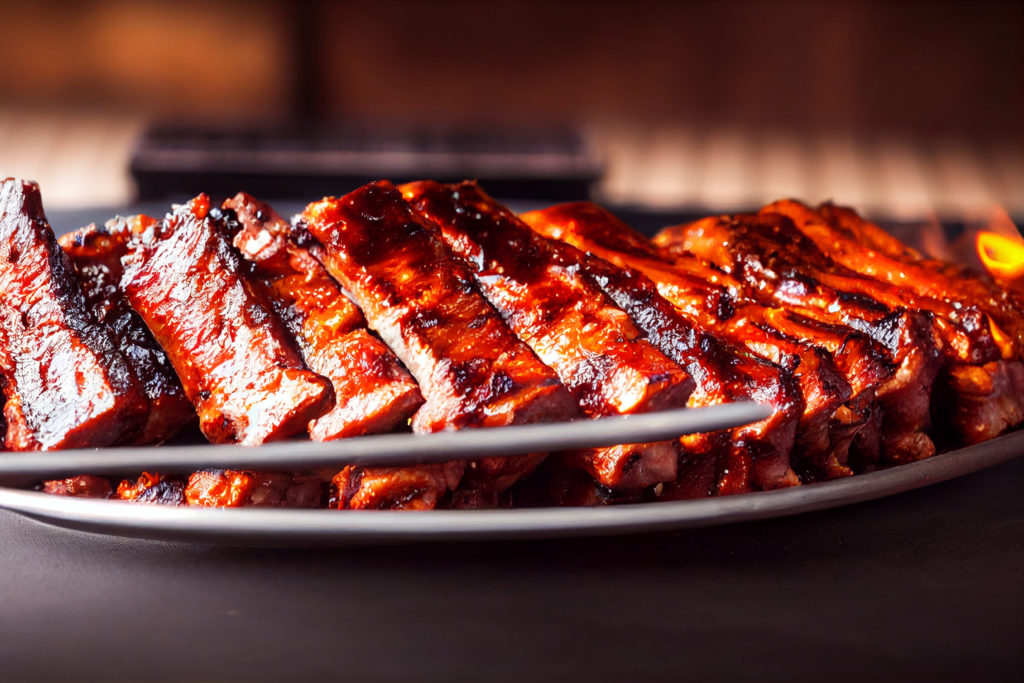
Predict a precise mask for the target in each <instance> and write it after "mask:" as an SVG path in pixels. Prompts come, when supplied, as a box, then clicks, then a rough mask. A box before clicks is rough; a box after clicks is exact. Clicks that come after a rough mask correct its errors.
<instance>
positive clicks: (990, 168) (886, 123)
mask: <svg viewBox="0 0 1024 683" xmlns="http://www.w3.org/2000/svg"><path fill="white" fill-rule="evenodd" d="M0 15H2V16H3V21H2V22H0V59H2V60H3V64H5V68H4V69H2V70H0V172H2V173H3V174H4V175H17V176H23V177H31V178H34V179H36V180H38V181H39V182H40V183H42V187H43V192H44V193H45V196H46V198H47V205H48V206H49V207H55V208H59V207H71V206H75V207H82V206H100V205H102V206H115V207H116V206H123V205H126V204H128V203H130V202H132V201H134V200H136V199H138V198H144V199H159V198H163V197H164V196H165V195H166V196H172V197H180V196H185V195H187V194H189V193H194V192H197V191H200V190H205V191H213V192H221V191H223V192H225V193H227V192H229V191H232V192H233V191H234V190H236V189H248V190H250V191H255V192H259V193H261V194H263V195H265V196H268V197H280V198H289V197H291V198H299V199H312V198H314V197H316V196H320V195H322V194H326V193H334V194H340V193H343V192H346V191H348V190H349V189H351V188H352V187H354V186H355V185H356V184H357V183H358V182H360V181H362V180H364V179H368V178H373V177H392V178H394V179H395V180H399V181H401V180H406V179H410V178H414V177H418V176H432V177H438V178H441V179H449V178H452V179H454V178H459V177H463V176H476V177H479V178H481V180H482V181H483V182H484V183H485V184H487V185H488V186H489V187H491V188H492V190H493V191H494V192H495V194H499V195H502V196H506V197H534V198H538V199H550V200H554V199H578V198H581V197H582V196H584V195H590V196H591V197H593V198H596V199H598V200H599V201H604V202H607V203H610V204H612V205H614V206H616V207H621V208H623V209H624V210H625V209H630V210H639V211H657V212H668V213H672V212H677V213H699V212H700V211H726V210H741V209H745V208H751V207H754V206H757V205H759V204H761V203H764V202H766V201H769V200H772V199H775V198H778V197H782V196H796V197H800V198H803V199H805V200H808V201H811V202H817V201H822V200H826V199H830V198H832V199H835V200H837V201H839V202H841V203H845V204H851V205H854V206H856V207H858V208H859V209H861V210H863V211H864V212H866V213H867V214H868V215H870V216H873V217H876V218H883V219H896V220H919V219H925V220H932V221H934V220H936V217H938V218H939V219H940V220H943V221H949V220H954V221H984V220H987V218H986V216H989V215H990V214H991V212H992V211H993V210H994V208H996V207H1000V208H1001V209H1003V210H1005V211H1006V212H1007V213H1008V214H1009V215H1010V216H1011V217H1012V218H1014V219H1016V221H1017V223H1018V224H1019V223H1020V217H1021V216H1024V126H1022V122H1024V85H1022V84H1024V40H1022V39H1024V4H1022V3H1018V2H966V1H962V2H957V1H952V0H943V1H940V2H918V1H906V2H899V3H891V2H882V1H870V2H853V1H837V2H828V3H820V2H810V1H807V0H790V1H784V2H743V1H739V0H731V1H727V2H679V3H670V2H653V1H650V0H632V1H631V2H628V3H627V2H608V3H597V2H560V3H549V2H540V1H529V2H511V1H509V2H503V3H500V4H497V5H491V4H484V3H476V2H465V1H451V0H436V1H435V2H431V3H424V2H422V1H420V2H405V1H401V2H378V3H358V2H284V1H279V2H272V1H269V0H268V1H264V2H233V1H231V2H212V3H211V2H196V1H193V0H175V1H174V2H170V1H165V0H161V1H150V2H126V1H121V0H94V1H91V2H77V3H63V2H53V1H44V2H33V3H28V2H4V1H2V0H0ZM133 171H134V173H133Z"/></svg>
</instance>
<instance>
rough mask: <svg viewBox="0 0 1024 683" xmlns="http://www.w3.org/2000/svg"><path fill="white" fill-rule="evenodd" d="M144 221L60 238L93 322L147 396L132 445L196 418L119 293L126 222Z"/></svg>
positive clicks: (172, 431)
mask: <svg viewBox="0 0 1024 683" xmlns="http://www.w3.org/2000/svg"><path fill="white" fill-rule="evenodd" d="M147 220H149V221H151V220H152V219H147V218H145V217H143V216H136V217H134V218H128V219H115V220H114V221H111V222H110V223H109V224H107V225H106V226H104V227H97V226H96V225H89V226H87V227H85V228H82V229H80V230H77V231H75V232H72V233H68V234H66V235H62V236H61V238H60V239H59V240H58V242H59V243H60V246H61V248H62V249H64V253H66V254H67V255H68V257H69V258H70V259H71V264H72V266H73V267H74V269H75V274H76V275H77V276H78V283H79V284H80V285H81V287H82V292H83V293H84V294H85V301H86V304H87V306H88V307H89V311H90V312H91V313H92V315H93V317H94V318H96V320H98V321H100V322H101V323H103V324H104V325H106V326H107V327H108V328H109V329H110V330H111V331H112V332H113V335H114V339H115V341H116V342H117V344H118V347H119V348H120V350H121V352H122V353H124V356H125V359H126V360H127V361H128V364H129V365H130V366H131V368H132V370H133V371H134V372H135V375H136V376H137V377H138V378H139V380H140V381H141V382H142V389H143V391H144V392H145V394H146V398H147V399H148V400H149V412H148V415H147V419H146V422H145V424H144V425H143V428H142V430H141V431H140V432H139V433H138V434H137V435H135V436H134V437H132V438H130V439H127V440H126V441H130V442H132V443H153V442H160V441H166V440H167V439H169V438H171V437H172V436H174V435H175V434H177V433H178V432H179V431H181V429H182V428H183V427H184V426H185V425H187V424H188V423H189V422H191V421H192V420H194V419H195V411H194V410H193V409H192V404H191V403H189V401H188V397H187V396H185V390H184V389H183V388H182V386H181V382H179V381H178V376H177V375H175V374H174V369H173V368H172V367H171V363H170V361H169V360H167V354H165V353H164V351H163V349H161V348H160V346H159V345H158V344H157V343H156V340H154V339H153V335H151V334H150V333H149V330H148V329H146V324H145V323H144V322H142V318H140V317H139V314H138V313H136V312H135V311H133V310H132V308H131V306H129V305H128V301H127V300H126V299H125V298H124V295H123V294H122V293H121V277H122V275H123V274H124V267H123V266H122V265H121V258H122V257H123V256H125V255H126V254H127V253H128V240H129V238H130V237H131V234H132V228H131V227H130V225H129V223H134V224H136V225H137V226H138V229H139V230H141V229H142V226H143V225H144V224H145V223H146V221H147Z"/></svg>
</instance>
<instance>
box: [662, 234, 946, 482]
mask: <svg viewBox="0 0 1024 683" xmlns="http://www.w3.org/2000/svg"><path fill="white" fill-rule="evenodd" d="M655 241H656V242H658V243H659V244H662V245H663V246H665V247H666V248H669V249H670V250H671V251H672V252H673V253H674V254H675V255H676V256H677V257H679V258H682V259H686V258H692V256H691V255H695V256H697V257H703V258H706V259H708V260H709V261H710V262H711V263H713V264H714V265H715V266H717V267H719V268H721V269H722V270H723V271H724V272H725V273H727V274H729V275H731V276H732V278H733V279H732V280H731V282H734V283H735V286H736V288H737V289H739V290H740V291H741V292H742V293H743V295H744V296H746V297H747V298H749V299H751V300H754V301H758V302H759V303H762V304H765V305H768V306H772V305H774V306H780V307H785V308H786V309H787V310H789V311H793V312H795V313H798V314H800V315H803V316H806V317H808V318H812V319H814V320H817V321H819V322H822V323H826V324H830V325H839V326H841V328H842V329H846V330H847V335H846V339H845V340H843V342H842V345H841V346H840V347H839V348H833V347H831V346H828V345H826V348H828V349H829V351H830V352H832V353H833V354H834V355H835V354H839V353H843V354H844V355H848V354H849V352H850V350H851V345H852V342H853V340H854V339H855V337H857V336H860V337H863V335H861V334H860V332H863V333H864V334H866V335H868V336H870V337H871V339H873V340H874V341H875V342H877V344H878V345H882V346H880V347H879V348H870V347H867V348H866V349H865V351H864V353H861V354H857V356H856V358H857V359H858V362H857V363H856V364H854V365H850V366H848V367H846V368H844V369H846V370H847V373H846V375H847V377H848V378H849V379H850V380H851V383H852V384H853V385H854V387H855V388H856V386H857V384H858V383H859V382H868V383H870V384H872V385H873V386H875V387H877V394H878V398H879V403H880V405H881V408H882V414H881V416H880V420H881V422H880V430H881V431H880V434H879V438H880V441H879V448H880V451H881V457H882V459H883V460H884V461H885V462H890V463H893V462H906V461H910V460H917V459H920V458H926V457H929V456H931V455H933V454H934V452H935V446H934V444H933V443H932V442H931V439H929V437H928V436H927V434H926V431H927V429H928V427H929V424H930V417H929V396H930V395H931V392H932V386H933V384H934V382H935V379H936V376H937V375H938V372H939V368H940V364H941V363H940V361H941V359H940V344H941V339H940V337H939V330H938V328H934V327H933V318H932V316H931V315H930V314H928V313H925V312H922V311H919V310H907V309H905V308H898V309H895V310H894V309H891V308H890V307H889V306H888V305H886V304H885V303H881V302H878V301H876V300H874V299H871V298H869V297H867V296H866V295H865V294H863V293H860V292H851V291H843V290H839V289H837V288H835V287H831V286H829V285H826V284H825V283H823V282H822V281H821V280H819V279H818V278H817V275H818V273H819V272H821V271H823V270H824V271H827V270H829V269H831V268H832V267H833V266H834V264H832V263H831V262H830V261H829V259H828V258H827V257H826V256H825V255H824V254H822V253H821V252H820V251H819V250H818V249H817V248H816V247H815V245H814V244H813V243H809V241H808V240H807V239H806V238H804V237H803V236H802V235H801V234H800V233H799V232H797V231H796V229H795V228H794V227H793V225H792V224H791V223H790V222H789V220H788V219H786V218H785V217H783V216H780V215H778V214H765V215H735V216H723V217H715V218H706V219H702V220H699V221H696V222H694V223H691V224H688V225H683V226H677V227H674V228H668V229H666V230H665V231H663V232H662V233H661V234H660V235H659V236H658V237H657V238H655ZM852 330H859V331H860V332H857V333H852V334H851V332H852ZM862 346H863V340H862ZM871 357H874V358H885V357H891V358H892V359H893V360H894V361H895V363H896V364H897V367H898V371H897V372H896V373H895V374H894V375H892V373H890V374H889V375H888V376H884V377H883V376H882V375H880V374H879V373H878V372H876V371H873V369H872V368H871V367H868V366H866V365H865V364H864V363H862V362H859V360H860V359H863V358H871ZM878 379H882V380H883V381H884V384H882V385H881V386H880V387H878ZM864 459H865V460H867V461H868V463H869V464H870V463H871V461H872V460H873V458H871V457H866V458H864Z"/></svg>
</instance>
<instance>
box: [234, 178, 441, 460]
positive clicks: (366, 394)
mask: <svg viewBox="0 0 1024 683" xmlns="http://www.w3.org/2000/svg"><path fill="white" fill-rule="evenodd" d="M224 209H226V210H227V211H228V212H230V213H228V214H226V215H225V222H226V223H228V224H231V225H230V227H229V231H230V232H231V233H232V234H234V235H235V237H234V244H235V247H237V248H238V250H239V251H240V252H241V253H242V255H243V256H245V257H246V259H248V260H249V261H251V262H252V263H253V264H255V275H256V277H258V278H259V279H260V280H261V281H262V282H263V284H264V285H265V286H266V288H267V290H268V292H269V293H270V300H271V302H272V303H273V305H274V307H275V309H276V310H277V312H278V314H280V316H281V318H282V320H284V321H285V324H286V325H287V326H288V329H289V330H290V331H291V332H292V334H293V335H294V337H295V340H296V342H297V343H298V346H299V349H300V351H301V352H302V356H303V358H304V359H305V361H306V364H307V365H308V366H309V368H310V369H311V370H313V371H314V372H317V373H319V374H321V375H323V376H324V377H327V378H328V379H330V380H331V383H332V384H333V385H334V396H335V404H334V409H333V410H331V411H330V412H328V413H326V414H324V415H322V416H321V417H318V418H316V419H315V420H313V421H312V422H311V423H310V426H309V434H310V436H311V437H312V438H313V439H316V440H317V441H327V440H330V439H340V438H344V437H347V436H356V435H360V434H370V433H375V432H386V431H389V430H391V429H393V428H394V427H395V426H397V425H399V424H401V423H403V422H405V420H406V419H408V418H409V417H410V416H411V415H412V414H413V413H414V412H415V411H416V409H417V408H418V407H419V406H420V404H421V403H422V402H423V397H422V396H421V395H420V390H419V387H417V386H416V382H415V381H414V380H413V378H412V376H411V375H409V373H408V371H406V369H405V368H403V367H402V365H401V363H400V362H399V361H398V359H397V358H396V357H395V355H394V354H393V353H391V350H390V349H388V347H387V346H385V345H384V343H383V342H381V341H380V340H379V339H377V338H376V337H374V336H373V335H372V334H371V333H370V332H369V330H367V329H366V321H365V320H364V319H363V316H362V314H361V313H360V312H359V309H357V308H356V307H355V304H353V303H352V302H351V301H350V300H349V299H348V297H346V296H345V294H344V293H343V292H342V291H341V288H340V287H339V286H338V285H337V283H336V282H335V281H334V280H333V279H332V278H331V276H330V275H329V274H328V273H327V271H326V270H325V269H324V267H323V266H322V265H320V262H319V261H317V260H316V259H315V258H314V257H313V255H312V254H310V253H309V251H308V250H306V249H305V248H303V247H301V246H299V245H297V244H295V243H294V242H293V241H292V240H291V239H290V235H291V226H290V225H289V224H288V223H287V222H285V220H284V219H283V218H281V216H280V215H278V214H277V212H275V211H274V209H273V208H272V207H270V205H268V204H265V203H263V202H259V201H257V200H256V199H254V198H253V197H251V196H249V195H247V194H244V193H239V194H238V195H237V196H235V197H234V198H233V199H230V200H228V201H227V202H225V203H224ZM236 221H237V223H236Z"/></svg>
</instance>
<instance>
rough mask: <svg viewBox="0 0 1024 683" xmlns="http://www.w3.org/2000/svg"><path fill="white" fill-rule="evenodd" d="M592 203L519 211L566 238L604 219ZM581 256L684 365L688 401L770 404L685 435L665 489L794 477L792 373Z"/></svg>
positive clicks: (629, 272)
mask: <svg viewBox="0 0 1024 683" xmlns="http://www.w3.org/2000/svg"><path fill="white" fill-rule="evenodd" d="M593 208H594V207H593V205H588V204H583V203H576V204H563V205H559V206H554V207H551V208H548V209H542V210H539V211H531V212H530V213H528V214H524V215H523V216H522V218H523V220H524V221H526V223H527V224H529V225H530V226H531V227H532V228H533V229H534V230H536V231H537V232H539V233H540V234H542V235H544V236H546V237H549V238H551V239H562V238H563V237H564V238H566V240H565V241H571V238H572V236H571V235H569V234H567V233H569V232H571V229H572V228H571V226H572V225H573V224H574V223H576V222H581V221H590V222H594V223H599V222H601V221H604V220H606V217H605V215H604V214H603V212H600V211H594V210H592V209H593ZM579 259H580V263H581V264H582V267H583V272H585V273H586V274H587V276H589V277H591V278H592V279H593V280H594V281H595V282H596V283H597V284H598V285H599V286H600V287H601V288H602V289H603V290H604V291H605V293H607V294H608V296H609V297H611V299H612V300H613V301H614V302H615V303H616V304H617V305H618V306H619V307H621V308H622V309H623V310H624V311H626V312H627V313H628V314H629V315H630V317H631V318H632V319H633V320H634V322H635V323H636V324H637V326H638V327H639V328H641V329H642V330H643V331H644V333H645V334H646V335H647V338H648V339H649V340H650V341H651V343H652V344H654V345H655V346H657V347H658V348H659V349H661V350H662V352H664V353H665V354H666V355H667V356H669V357H670V358H672V359H673V360H675V361H676V362H678V363H680V364H681V365H682V366H683V367H685V368H686V369H687V370H688V371H689V373H690V375H691V376H692V377H693V378H694V381H695V383H696V387H695V389H694V392H693V394H691V396H690V401H689V404H690V405H692V406H695V407H699V406H710V405H715V404H719V403H730V402H733V401H739V400H756V401H759V402H765V403H769V404H770V405H772V407H773V408H774V412H773V413H772V415H771V416H770V417H769V418H767V419H765V420H762V421H761V422H756V423H754V424H751V425H747V426H743V427H737V428H735V429H732V430H723V431H722V432H717V433H713V434H694V435H690V436H687V437H684V438H683V444H684V449H685V457H686V459H685V460H684V462H683V467H682V468H681V471H680V475H679V477H678V481H677V482H676V484H674V485H673V486H671V487H668V488H667V489H666V494H665V495H667V496H670V497H693V496H697V495H700V494H701V493H702V492H705V493H710V492H714V493H717V494H719V495H722V494H728V493H741V492H743V491H745V490H749V489H751V488H756V489H771V488H778V487H782V486H789V485H794V484H798V483H799V480H798V479H797V476H796V473H795V472H794V471H793V469H792V467H791V466H790V453H791V451H792V449H793V447H794V443H795V437H796V428H797V424H798V422H799V419H800V415H801V414H802V413H803V409H804V401H803V396H802V394H801V393H800V388H799V386H798V385H797V383H796V380H795V379H794V378H793V377H792V376H791V375H790V374H789V373H788V372H786V371H785V370H783V368H781V367H780V366H778V365H776V364H775V363H772V362H770V361H767V360H764V359H761V358H757V357H753V356H751V355H750V354H749V353H748V352H747V351H746V350H745V349H740V348H737V347H735V346H734V345H732V344H730V343H729V342H726V341H724V340H722V339H720V338H718V337H716V336H714V335H713V334H712V333H711V332H709V331H708V330H705V329H702V328H700V327H699V326H697V325H695V324H693V323H692V322H691V321H690V320H688V319H687V318H686V317H685V316H683V315H682V313H681V312H680V311H678V310H677V309H676V308H675V307H674V306H673V305H672V304H671V303H670V302H669V301H668V300H666V299H665V298H664V297H662V296H661V295H660V294H659V293H658V290H657V287H656V285H655V284H654V283H653V282H652V281H651V280H650V279H649V278H647V277H646V276H645V275H643V274H642V273H640V272H639V271H637V270H635V269H632V268H627V267H619V266H616V265H614V264H611V263H609V262H608V261H605V260H604V259H601V258H598V257H597V256H594V255H593V254H589V253H588V254H581V255H580V257H579ZM709 466H710V469H709Z"/></svg>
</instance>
